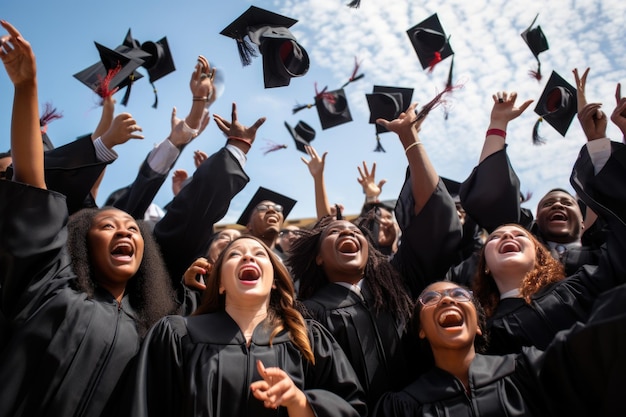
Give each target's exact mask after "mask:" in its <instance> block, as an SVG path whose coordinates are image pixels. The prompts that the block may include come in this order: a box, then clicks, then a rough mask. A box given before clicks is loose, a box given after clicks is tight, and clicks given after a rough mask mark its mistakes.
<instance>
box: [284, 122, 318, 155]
mask: <svg viewBox="0 0 626 417" xmlns="http://www.w3.org/2000/svg"><path fill="white" fill-rule="evenodd" d="M285 127H286V128H287V130H288V131H289V134H290V135H291V137H292V138H293V141H294V142H295V143H296V148H297V149H298V150H299V151H300V152H304V153H307V152H306V149H305V148H304V147H305V146H306V145H309V144H310V143H311V141H312V140H313V139H315V130H314V129H313V128H312V127H311V126H309V125H308V123H305V122H303V121H302V120H300V121H299V122H298V124H297V125H296V126H295V127H292V126H290V125H289V123H287V122H285Z"/></svg>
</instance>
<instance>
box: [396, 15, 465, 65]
mask: <svg viewBox="0 0 626 417" xmlns="http://www.w3.org/2000/svg"><path fill="white" fill-rule="evenodd" d="M406 33H407V35H409V39H410V40H411V44H412V45H413V49H415V52H416V53H417V57H418V58H419V61H420V63H421V64H422V68H423V69H426V68H428V69H429V71H432V70H433V68H434V67H435V65H437V63H439V62H441V61H443V60H444V59H446V58H447V57H449V56H450V55H452V54H453V53H454V52H453V51H452V47H451V46H450V37H449V36H446V34H445V32H444V30H443V27H442V26H441V22H440V21H439V17H438V16H437V13H435V14H433V15H432V16H430V17H429V18H427V19H426V20H423V21H422V22H420V23H418V24H417V25H415V26H413V27H412V28H410V29H409V30H407V31H406Z"/></svg>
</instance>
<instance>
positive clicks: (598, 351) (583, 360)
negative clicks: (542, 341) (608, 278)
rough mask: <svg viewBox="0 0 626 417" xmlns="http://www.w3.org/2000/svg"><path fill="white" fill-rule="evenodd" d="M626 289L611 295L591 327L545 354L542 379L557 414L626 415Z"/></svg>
mask: <svg viewBox="0 0 626 417" xmlns="http://www.w3.org/2000/svg"><path fill="white" fill-rule="evenodd" d="M625 305H626V285H621V286H619V287H617V288H615V289H612V290H610V291H607V292H606V293H604V294H603V295H602V297H600V298H599V299H598V300H597V302H596V304H595V305H594V308H593V313H592V315H591V317H590V318H589V320H588V321H587V323H585V324H584V325H583V324H580V323H579V324H576V325H575V326H573V327H572V328H571V329H570V330H569V331H564V332H560V333H559V334H558V335H557V336H556V338H555V341H554V343H553V344H552V345H550V347H549V348H548V349H547V350H546V352H545V363H544V366H543V368H542V371H541V374H540V375H541V380H542V383H543V386H544V387H545V388H544V389H545V392H546V395H547V396H548V397H549V398H550V399H551V400H552V405H553V407H554V411H555V415H556V414H557V413H558V415H566V416H571V417H575V416H581V417H582V416H624V415H626V403H625V402H624V388H625V387H626V355H625V354H624V353H625V352H626V310H625V309H624V306H625Z"/></svg>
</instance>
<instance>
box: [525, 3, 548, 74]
mask: <svg viewBox="0 0 626 417" xmlns="http://www.w3.org/2000/svg"><path fill="white" fill-rule="evenodd" d="M537 17H539V14H537V16H535V18H534V19H533V21H532V23H531V24H530V26H528V28H527V29H526V30H525V31H523V32H522V34H521V36H522V38H523V39H524V42H526V44H527V45H528V47H529V48H530V50H531V52H532V53H533V55H534V56H535V59H536V60H537V70H536V71H535V70H531V71H530V72H529V73H530V75H531V76H533V77H534V78H536V79H537V80H541V77H542V75H541V62H540V61H539V54H540V53H542V52H544V51H547V50H548V49H549V48H550V47H549V45H548V40H547V39H546V36H545V35H544V33H543V31H542V30H541V26H539V25H537V27H534V28H533V25H534V24H535V22H536V21H537Z"/></svg>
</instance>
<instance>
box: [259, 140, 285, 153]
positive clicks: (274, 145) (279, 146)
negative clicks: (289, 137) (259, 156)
mask: <svg viewBox="0 0 626 417" xmlns="http://www.w3.org/2000/svg"><path fill="white" fill-rule="evenodd" d="M265 143H266V144H267V145H268V146H266V147H265V148H263V155H267V154H268V153H270V152H274V151H278V150H280V149H287V145H285V144H279V143H274V142H272V141H271V140H266V141H265Z"/></svg>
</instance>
